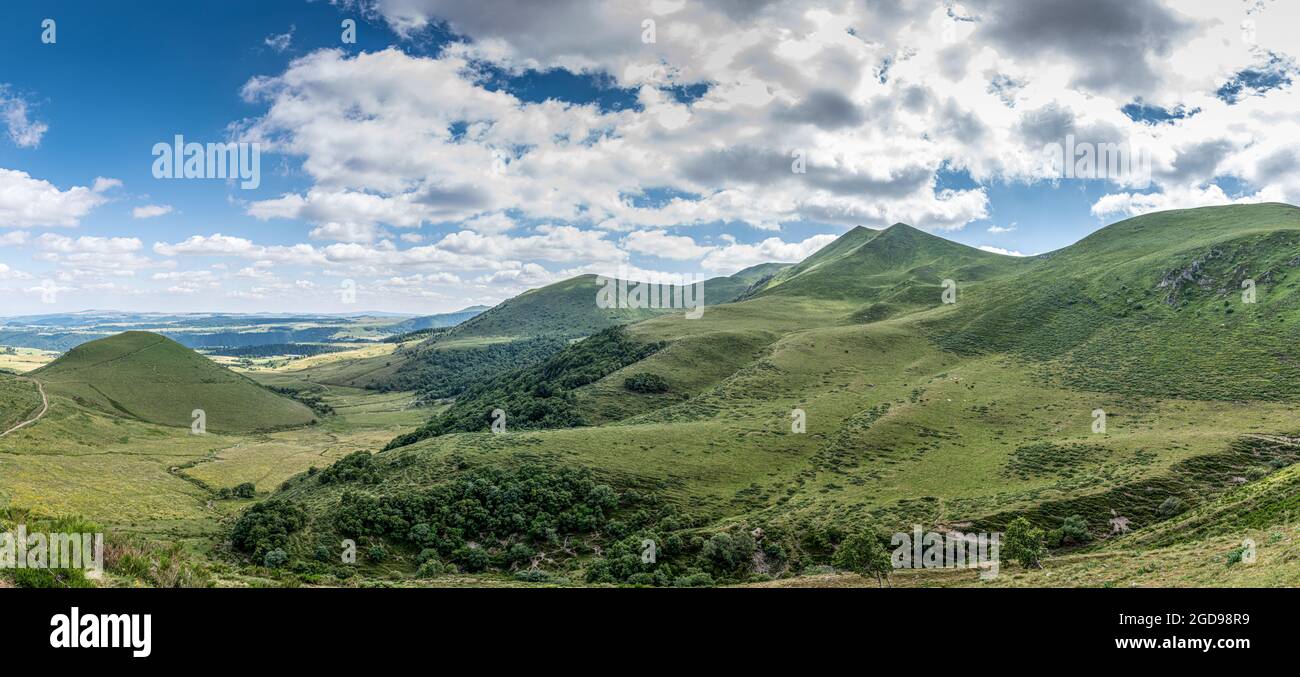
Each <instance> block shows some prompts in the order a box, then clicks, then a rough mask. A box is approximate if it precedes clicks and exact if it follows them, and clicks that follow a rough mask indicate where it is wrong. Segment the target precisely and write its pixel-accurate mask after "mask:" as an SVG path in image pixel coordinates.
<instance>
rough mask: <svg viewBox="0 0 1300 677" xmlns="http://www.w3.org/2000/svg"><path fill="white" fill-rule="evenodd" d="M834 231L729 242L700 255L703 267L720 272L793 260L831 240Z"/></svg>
mask: <svg viewBox="0 0 1300 677" xmlns="http://www.w3.org/2000/svg"><path fill="white" fill-rule="evenodd" d="M835 237H836V236H834V235H829V234H826V235H813V236H812V237H809V238H807V239H805V240H802V241H800V242H786V241H784V240H781V239H780V238H775V237H769V238H767V239H766V240H763V241H762V242H759V243H756V244H739V243H736V244H729V245H727V246H725V247H720V248H718V249H715V250H714V251H711V252H709V253H708V255H706V256H705V257H704V260H703V262H702V263H703V265H704V267H705V268H707V269H709V270H712V271H716V272H718V273H721V274H724V275H730V274H731V273H734V272H736V271H738V270H742V269H744V268H748V267H750V266H754V265H757V264H760V263H768V262H773V261H775V262H787V263H794V262H797V261H801V260H803V259H805V258H808V257H809V256H811V255H812V254H814V253H816V251H817V250H818V249H821V248H822V247H825V246H826V245H828V244H830V243H831V242H834V241H835Z"/></svg>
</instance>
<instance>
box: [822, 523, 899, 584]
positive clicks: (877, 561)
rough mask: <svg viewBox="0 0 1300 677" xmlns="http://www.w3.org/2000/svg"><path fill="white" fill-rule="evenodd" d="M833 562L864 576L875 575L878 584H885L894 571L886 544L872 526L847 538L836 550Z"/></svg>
mask: <svg viewBox="0 0 1300 677" xmlns="http://www.w3.org/2000/svg"><path fill="white" fill-rule="evenodd" d="M832 562H833V563H834V564H835V566H837V567H839V568H841V569H847V570H849V571H852V572H853V573H855V574H857V575H859V576H861V577H863V578H869V577H871V576H875V577H876V585H877V586H883V585H884V583H885V581H887V580H888V579H889V575H890V574H891V573H893V571H894V568H893V565H892V564H891V562H890V560H889V553H887V552H885V548H884V546H882V545H881V544H880V538H879V537H878V536H877V535H876V533H875V530H874V529H870V528H868V529H863V530H862V531H861V532H859V533H856V534H854V535H852V536H849V537H848V538H847V539H845V540H844V542H843V543H841V544H840V547H839V548H837V549H836V550H835V556H834V558H833V559H832Z"/></svg>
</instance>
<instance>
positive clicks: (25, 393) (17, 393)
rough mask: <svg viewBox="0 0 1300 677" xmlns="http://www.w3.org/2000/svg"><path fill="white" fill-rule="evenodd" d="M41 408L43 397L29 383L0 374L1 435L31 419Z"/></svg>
mask: <svg viewBox="0 0 1300 677" xmlns="http://www.w3.org/2000/svg"><path fill="white" fill-rule="evenodd" d="M40 408H41V395H40V393H39V392H37V390H36V386H35V385H33V384H32V383H30V382H28V381H22V380H19V379H18V378H16V377H14V376H12V375H10V374H5V373H0V433H2V432H4V431H6V430H9V429H10V428H12V427H14V426H15V425H18V424H19V423H22V422H23V421H26V420H27V419H29V418H31V417H32V416H33V415H35V414H36V412H38V411H40Z"/></svg>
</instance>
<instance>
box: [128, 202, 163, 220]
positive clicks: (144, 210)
mask: <svg viewBox="0 0 1300 677" xmlns="http://www.w3.org/2000/svg"><path fill="white" fill-rule="evenodd" d="M170 213H172V206H171V205H141V206H139V207H135V208H134V209H132V210H131V218H133V219H152V218H154V217H156V216H163V215H166V214H170Z"/></svg>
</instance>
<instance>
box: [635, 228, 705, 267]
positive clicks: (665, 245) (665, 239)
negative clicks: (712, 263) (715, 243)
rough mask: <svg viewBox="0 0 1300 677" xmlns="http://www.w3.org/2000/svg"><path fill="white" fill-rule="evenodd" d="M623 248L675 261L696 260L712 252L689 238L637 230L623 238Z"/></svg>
mask: <svg viewBox="0 0 1300 677" xmlns="http://www.w3.org/2000/svg"><path fill="white" fill-rule="evenodd" d="M623 246H624V247H626V248H627V250H628V251H631V252H636V253H638V254H647V255H650V256H657V257H659V258H661V259H674V260H677V261H685V260H688V259H698V258H700V257H701V256H704V255H705V254H707V253H709V252H711V251H713V248H712V247H703V246H700V245H698V244H696V243H695V240H693V239H691V238H690V237H687V236H684V235H669V234H667V233H665V232H663V231H661V230H638V231H636V232H634V233H631V234H629V235H628V236H627V237H626V238H624V240H623Z"/></svg>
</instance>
